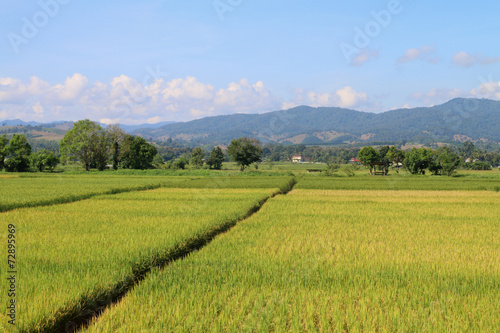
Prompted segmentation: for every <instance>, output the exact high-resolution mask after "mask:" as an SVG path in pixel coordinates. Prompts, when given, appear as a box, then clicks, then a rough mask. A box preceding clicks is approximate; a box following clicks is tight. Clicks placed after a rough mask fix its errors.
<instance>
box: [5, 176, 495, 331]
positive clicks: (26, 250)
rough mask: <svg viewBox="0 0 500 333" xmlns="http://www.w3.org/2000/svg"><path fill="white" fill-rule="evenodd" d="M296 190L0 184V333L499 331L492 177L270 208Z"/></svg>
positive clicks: (286, 184) (241, 183)
mask: <svg viewBox="0 0 500 333" xmlns="http://www.w3.org/2000/svg"><path fill="white" fill-rule="evenodd" d="M160 171H161V170H160ZM294 184H295V178H294V177H291V176H290V175H289V174H288V173H285V174H283V175H277V174H274V173H272V172H269V173H267V174H266V175H263V174H260V173H259V172H253V171H252V172H245V173H234V174H230V173H227V174H225V173H212V174H209V175H203V174H201V171H200V173H199V174H197V173H194V174H191V175H190V174H189V173H182V174H179V175H175V176H172V175H170V176H166V175H163V174H161V173H158V175H156V174H152V173H151V174H150V173H149V172H142V173H138V174H123V175H121V174H116V175H111V174H103V175H100V174H85V175H82V174H70V175H68V174H62V175H58V174H28V175H21V176H18V175H15V174H13V175H10V174H9V175H6V174H1V175H0V185H2V189H3V191H1V192H0V212H1V211H2V210H3V212H2V213H0V239H4V240H6V239H7V232H8V225H9V224H15V225H16V230H17V233H16V237H17V238H16V248H17V249H18V250H17V251H18V252H17V262H18V263H17V270H18V272H19V273H18V280H17V288H18V290H17V291H18V293H17V294H18V296H17V304H18V307H17V311H18V312H17V323H16V326H12V325H10V324H7V323H8V318H7V317H6V314H5V311H4V312H0V331H1V332H3V331H12V332H54V331H64V332H70V331H71V330H72V329H73V328H74V327H75V325H76V324H80V323H84V322H87V320H89V319H90V318H91V317H92V315H96V317H95V318H93V319H92V320H91V321H90V322H88V326H84V327H82V328H81V329H79V331H86V332H171V331H175V332H239V331H256V332H312V331H314V332H332V331H333V332H347V331H355V332H356V331H368V332H375V331H376V332H379V331H383V332H393V331H398V332H399V331H401V332H407V331H410V332H413V331H415V332H416V331H425V332H443V331H448V332H463V331H471V332H497V331H499V328H500V319H498V318H500V219H499V218H498V216H500V177H497V175H496V173H492V172H490V173H477V174H468V175H465V176H461V177H453V178H451V177H434V176H407V175H399V176H398V175H390V176H388V177H370V176H363V175H356V176H355V177H324V176H317V175H306V174H303V175H301V176H300V178H299V179H298V183H297V184H296V185H295V189H294V190H293V191H291V192H290V193H288V194H287V195H280V196H275V195H276V194H280V193H286V192H287V191H288V190H289V189H290V188H291V187H292V186H293V185H294ZM268 199H269V200H268ZM266 200H267V202H266ZM264 203H265V204H264ZM22 207H24V208H22ZM259 209H260V210H259ZM233 226H234V228H232V227H233ZM230 228H231V229H230ZM212 239H213V240H212ZM186 255H187V256H186ZM5 267H6V266H2V269H1V270H0V279H1V280H2V281H6V278H7V275H6V274H7V273H6V270H5V269H4V268H5ZM4 289H5V285H4V286H2V287H0V303H1V304H7V302H8V297H7V293H6V292H5V290H4ZM122 297H123V298H122ZM110 304H112V305H110ZM101 310H103V311H102V313H101V312H100V311H101Z"/></svg>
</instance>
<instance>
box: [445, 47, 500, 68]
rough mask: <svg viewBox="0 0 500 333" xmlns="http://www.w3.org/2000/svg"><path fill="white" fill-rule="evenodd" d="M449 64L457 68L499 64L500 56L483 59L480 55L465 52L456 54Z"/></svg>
mask: <svg viewBox="0 0 500 333" xmlns="http://www.w3.org/2000/svg"><path fill="white" fill-rule="evenodd" d="M451 62H452V63H453V64H454V65H456V66H459V67H472V66H474V65H477V64H481V65H491V64H494V63H497V62H500V56H498V57H484V56H482V55H473V54H470V53H467V52H463V51H462V52H458V53H456V54H455V55H454V56H453V58H452V59H451Z"/></svg>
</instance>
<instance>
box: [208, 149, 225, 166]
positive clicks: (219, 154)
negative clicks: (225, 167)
mask: <svg viewBox="0 0 500 333" xmlns="http://www.w3.org/2000/svg"><path fill="white" fill-rule="evenodd" d="M222 162H224V152H223V151H222V149H221V148H220V147H219V146H217V147H214V149H212V151H211V152H210V157H209V158H208V161H207V164H208V166H209V167H210V169H215V170H220V169H222Z"/></svg>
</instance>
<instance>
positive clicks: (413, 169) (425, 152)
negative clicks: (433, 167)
mask: <svg viewBox="0 0 500 333" xmlns="http://www.w3.org/2000/svg"><path fill="white" fill-rule="evenodd" d="M432 158H433V153H432V149H426V148H419V149H417V148H413V149H412V150H410V151H409V152H407V153H406V156H405V160H404V162H403V165H404V166H405V168H406V169H407V170H408V171H409V172H410V173H411V174H419V173H420V174H425V169H427V168H428V167H429V165H430V163H431V162H432Z"/></svg>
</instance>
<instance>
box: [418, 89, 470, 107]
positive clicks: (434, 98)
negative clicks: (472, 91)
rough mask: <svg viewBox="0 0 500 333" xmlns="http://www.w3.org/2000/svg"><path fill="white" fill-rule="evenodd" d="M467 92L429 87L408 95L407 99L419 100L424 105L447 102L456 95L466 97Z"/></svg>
mask: <svg viewBox="0 0 500 333" xmlns="http://www.w3.org/2000/svg"><path fill="white" fill-rule="evenodd" d="M467 96H468V93H466V92H464V91H462V90H461V89H431V90H430V91H428V92H426V93H423V92H416V93H413V94H411V95H410V96H409V99H411V100H413V101H417V102H420V103H422V104H424V105H426V106H432V105H437V104H442V103H445V102H448V101H449V100H451V99H454V98H457V97H467Z"/></svg>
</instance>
